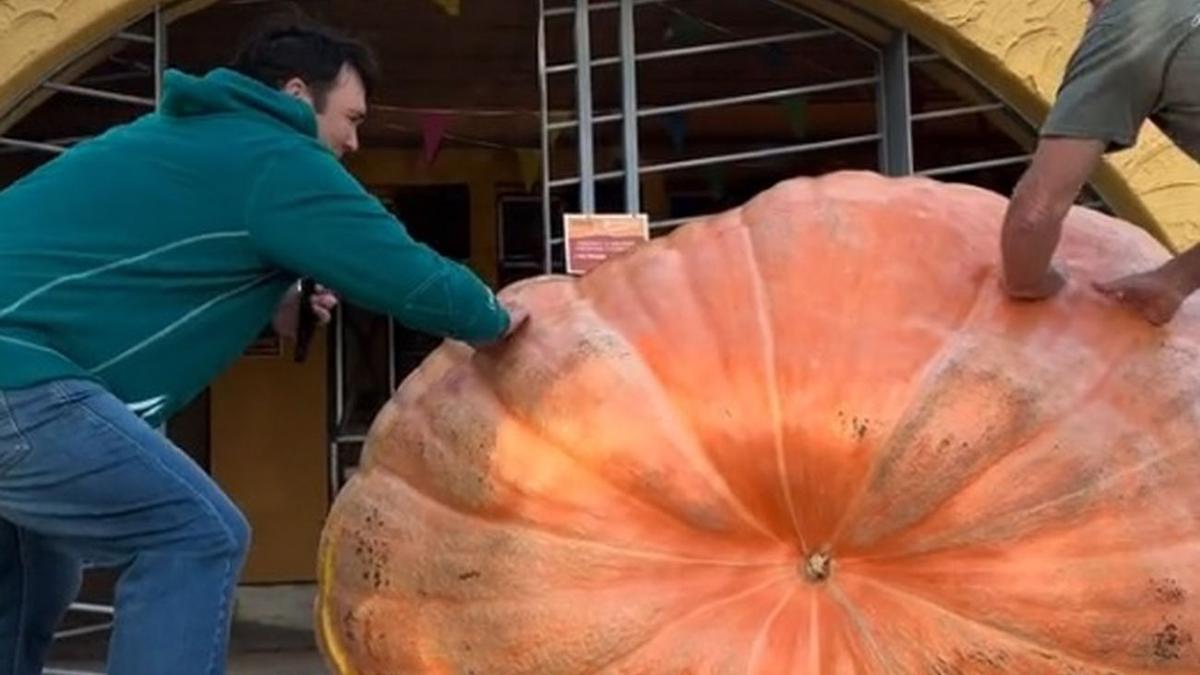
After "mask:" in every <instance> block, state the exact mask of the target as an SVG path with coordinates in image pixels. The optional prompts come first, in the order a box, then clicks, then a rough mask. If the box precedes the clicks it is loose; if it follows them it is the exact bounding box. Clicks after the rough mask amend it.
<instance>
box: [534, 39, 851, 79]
mask: <svg viewBox="0 0 1200 675" xmlns="http://www.w3.org/2000/svg"><path fill="white" fill-rule="evenodd" d="M837 34H838V33H837V31H835V30H833V29H831V28H821V29H818V30H805V31H797V32H794V33H784V34H782V35H770V36H767V37H758V38H746V39H743V40H730V41H727V42H714V43H712V44H707V45H695V46H693V47H679V48H676V49H662V50H659V51H653V52H644V53H641V54H638V55H637V60H638V61H639V62H641V61H658V60H660V59H673V58H678V57H681V56H697V55H701V54H712V53H716V52H724V51H729V50H734V49H745V48H747V47H765V46H768V45H774V44H783V43H787V42H800V41H803V40H811V39H813V38H821V37H832V36H835V35H837ZM621 62H622V59H621V57H619V56H606V57H603V58H599V59H593V60H592V67H593V68H598V67H600V66H613V65H616V64H618V63H621ZM577 67H578V66H577V65H576V64H574V63H559V64H555V65H553V66H550V67H548V68H547V69H546V72H547V73H549V74H551V75H556V74H558V73H569V72H571V71H573V70H575V68H577Z"/></svg>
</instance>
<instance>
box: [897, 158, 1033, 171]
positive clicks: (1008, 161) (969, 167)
mask: <svg viewBox="0 0 1200 675" xmlns="http://www.w3.org/2000/svg"><path fill="white" fill-rule="evenodd" d="M1031 159H1033V155H1016V156H1014V157H1001V158H999V159H985V160H983V161H980V162H968V163H966V164H952V165H950V166H939V167H937V168H935V169H925V170H924V171H918V172H917V175H918V176H944V175H946V174H951V173H963V172H966V171H976V170H979V169H995V168H997V167H1001V166H1011V165H1013V164H1023V163H1025V162H1028V161H1029V160H1031Z"/></svg>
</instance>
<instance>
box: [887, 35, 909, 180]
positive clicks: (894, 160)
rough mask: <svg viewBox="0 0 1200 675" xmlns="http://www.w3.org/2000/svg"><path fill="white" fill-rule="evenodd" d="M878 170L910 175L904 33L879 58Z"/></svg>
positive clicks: (907, 78) (907, 82)
mask: <svg viewBox="0 0 1200 675" xmlns="http://www.w3.org/2000/svg"><path fill="white" fill-rule="evenodd" d="M879 74H880V78H879V107H880V110H879V119H880V122H881V126H882V130H883V142H882V143H881V144H880V146H881V147H880V151H881V152H880V155H881V157H880V165H881V167H880V168H881V170H882V171H883V172H884V173H886V174H888V175H889V176H907V175H910V174H912V172H913V156H912V155H913V153H912V146H913V141H912V118H911V115H912V100H911V95H910V92H911V86H910V83H909V77H908V33H905V32H903V31H900V32H897V33H896V34H895V35H893V36H892V39H891V40H890V41H889V42H888V44H887V45H885V46H884V48H883V52H882V53H881V54H880V56H879Z"/></svg>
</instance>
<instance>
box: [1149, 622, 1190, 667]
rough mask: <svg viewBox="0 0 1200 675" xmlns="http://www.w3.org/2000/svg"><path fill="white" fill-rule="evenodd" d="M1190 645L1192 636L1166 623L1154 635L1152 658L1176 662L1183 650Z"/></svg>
mask: <svg viewBox="0 0 1200 675" xmlns="http://www.w3.org/2000/svg"><path fill="white" fill-rule="evenodd" d="M1191 643H1192V634H1191V633H1188V632H1187V631H1185V630H1181V629H1180V628H1179V626H1176V625H1175V624H1173V623H1168V624H1167V625H1166V626H1163V629H1162V630H1161V631H1159V632H1157V633H1155V634H1154V657H1155V658H1157V659H1158V660H1160V661H1177V660H1179V656H1180V654H1181V653H1182V652H1183V648H1184V647H1186V646H1188V645H1190V644H1191Z"/></svg>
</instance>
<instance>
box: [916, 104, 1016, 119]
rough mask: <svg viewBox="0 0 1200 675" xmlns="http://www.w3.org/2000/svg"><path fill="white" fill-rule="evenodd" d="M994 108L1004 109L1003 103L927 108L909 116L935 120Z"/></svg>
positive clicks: (993, 109)
mask: <svg viewBox="0 0 1200 675" xmlns="http://www.w3.org/2000/svg"><path fill="white" fill-rule="evenodd" d="M996 110H1004V104H1003V103H981V104H979V105H967V106H962V107H959V108H946V109H945V110H929V111H926V112H922V113H913V114H912V116H911V118H912V121H914V122H923V121H925V120H936V119H941V118H945V117H959V116H961V115H974V114H975V113H984V112H994V111H996Z"/></svg>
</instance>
